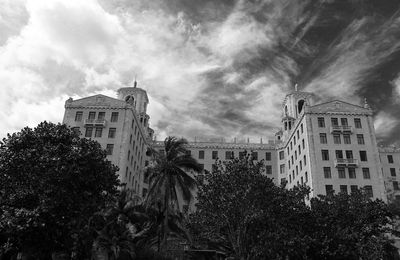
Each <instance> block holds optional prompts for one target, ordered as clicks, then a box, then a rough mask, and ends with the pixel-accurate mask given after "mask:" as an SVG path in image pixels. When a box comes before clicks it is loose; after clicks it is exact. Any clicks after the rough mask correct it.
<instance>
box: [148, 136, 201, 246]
mask: <svg viewBox="0 0 400 260" xmlns="http://www.w3.org/2000/svg"><path fill="white" fill-rule="evenodd" d="M185 145H187V141H186V140H185V139H183V138H181V139H177V138H176V137H171V136H170V137H167V138H166V139H165V141H164V151H163V152H157V151H152V156H153V164H152V167H149V168H148V172H149V179H150V189H149V192H148V195H147V200H146V202H147V204H148V205H151V206H153V207H156V208H159V209H160V210H161V211H162V213H163V219H164V224H163V245H164V247H165V248H166V243H167V235H168V226H169V225H168V219H169V215H170V214H169V213H170V212H171V211H177V210H179V208H180V207H179V198H180V197H182V198H183V200H185V201H190V200H191V199H192V197H193V195H192V190H193V188H194V187H195V185H196V181H195V180H194V178H193V177H192V176H191V174H190V173H188V172H189V171H191V170H194V171H200V170H201V167H200V165H199V164H198V163H197V162H196V160H195V159H193V157H191V156H190V154H188V150H187V149H186V148H185Z"/></svg>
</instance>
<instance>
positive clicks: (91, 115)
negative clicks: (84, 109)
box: [88, 112, 96, 120]
mask: <svg viewBox="0 0 400 260" xmlns="http://www.w3.org/2000/svg"><path fill="white" fill-rule="evenodd" d="M95 118H96V112H89V117H88V119H90V120H94V119H95Z"/></svg>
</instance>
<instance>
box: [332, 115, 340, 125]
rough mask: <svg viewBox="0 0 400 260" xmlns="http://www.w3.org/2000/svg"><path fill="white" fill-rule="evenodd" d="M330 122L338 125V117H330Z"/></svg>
mask: <svg viewBox="0 0 400 260" xmlns="http://www.w3.org/2000/svg"><path fill="white" fill-rule="evenodd" d="M331 124H332V126H338V125H339V121H338V119H337V118H336V117H332V118H331Z"/></svg>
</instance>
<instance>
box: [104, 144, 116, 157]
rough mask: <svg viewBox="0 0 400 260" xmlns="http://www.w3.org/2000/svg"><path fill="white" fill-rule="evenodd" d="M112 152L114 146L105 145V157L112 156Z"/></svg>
mask: <svg viewBox="0 0 400 260" xmlns="http://www.w3.org/2000/svg"><path fill="white" fill-rule="evenodd" d="M113 150H114V145H113V144H107V147H106V153H107V155H112V154H113Z"/></svg>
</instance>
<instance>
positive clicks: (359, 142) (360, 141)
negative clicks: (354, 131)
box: [357, 134, 365, 144]
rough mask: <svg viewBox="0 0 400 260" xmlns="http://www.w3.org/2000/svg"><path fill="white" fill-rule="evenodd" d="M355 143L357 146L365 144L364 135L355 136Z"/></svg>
mask: <svg viewBox="0 0 400 260" xmlns="http://www.w3.org/2000/svg"><path fill="white" fill-rule="evenodd" d="M357 143H358V144H365V142H364V135H362V134H358V135H357Z"/></svg>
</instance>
